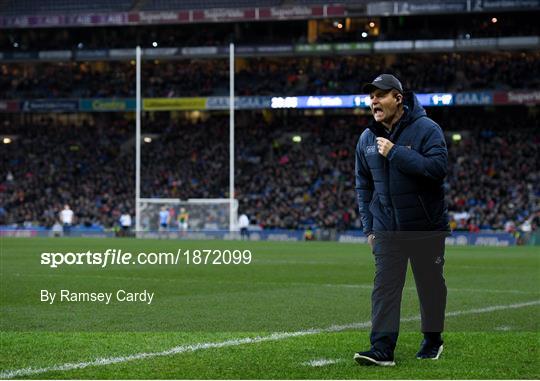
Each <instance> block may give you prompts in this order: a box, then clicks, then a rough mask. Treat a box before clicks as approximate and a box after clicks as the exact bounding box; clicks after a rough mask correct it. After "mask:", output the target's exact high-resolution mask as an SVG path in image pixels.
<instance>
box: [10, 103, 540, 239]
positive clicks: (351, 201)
mask: <svg viewBox="0 0 540 381" xmlns="http://www.w3.org/2000/svg"><path fill="white" fill-rule="evenodd" d="M473 110H474V108H473V109H461V110H460V111H456V110H452V111H451V115H450V114H447V115H443V114H439V113H442V112H443V111H441V110H434V109H431V110H430V111H429V112H433V113H435V114H436V115H435V119H437V120H439V121H440V122H441V124H442V125H443V129H444V130H445V131H462V132H461V134H462V139H461V140H460V141H452V140H451V139H447V140H448V144H449V174H448V178H447V187H448V192H447V195H448V197H447V201H448V205H449V210H450V211H451V214H452V215H453V216H454V219H453V220H452V228H453V229H462V230H470V231H477V230H479V229H507V230H511V229H512V227H514V229H515V228H517V227H519V226H520V225H521V224H522V223H523V222H524V221H525V220H526V219H528V218H531V216H532V215H533V214H534V213H538V212H539V210H540V209H539V206H540V205H539V196H540V186H539V184H540V181H539V180H540V173H539V170H538V165H537V163H538V157H539V155H538V154H539V152H538V146H539V143H540V134H539V132H538V130H537V129H536V126H537V124H538V119H537V118H535V117H531V116H527V113H526V111H525V110H524V108H519V109H517V108H510V109H508V110H507V111H506V112H497V113H487V112H483V111H478V110H476V111H473ZM446 112H448V111H446ZM112 115H114V114H101V115H100V116H96V117H95V118H96V119H95V120H94V121H90V122H83V123H75V122H66V123H64V124H63V123H60V122H58V121H54V120H53V119H50V118H45V117H44V118H43V120H41V121H38V122H32V123H30V122H16V121H15V120H12V121H9V122H4V124H3V125H2V126H0V132H1V133H2V134H4V135H6V134H8V135H9V134H13V135H15V137H14V138H13V142H12V143H11V144H6V145H4V147H3V150H4V156H5V157H6V158H7V160H3V161H2V164H1V167H0V173H2V174H4V178H2V179H0V205H1V207H0V224H14V225H16V226H32V225H33V226H36V225H42V226H48V227H50V226H52V224H53V223H54V222H55V220H56V219H57V218H58V212H59V211H60V210H61V208H62V206H63V204H64V203H69V204H70V205H71V207H72V209H73V210H74V212H75V215H76V223H77V224H81V225H86V226H91V225H99V226H103V227H112V226H113V225H114V224H116V223H117V221H118V218H119V216H120V214H121V213H122V212H125V211H127V212H129V213H131V214H132V215H133V213H134V207H133V199H134V190H133V188H134V149H133V122H128V121H127V120H125V119H123V118H120V117H117V116H116V117H115V116H112ZM368 121H369V117H367V116H344V115H334V116H325V117H322V116H311V117H306V116H292V115H288V116H283V115H278V114H266V115H261V114H258V113H251V112H239V113H238V120H237V133H236V192H237V194H236V197H237V198H238V199H239V202H240V211H241V212H244V213H246V214H248V215H249V216H250V218H251V220H252V222H253V223H256V224H258V225H260V226H261V227H264V228H306V227H313V228H336V229H349V228H359V218H358V215H357V208H356V201H355V191H354V147H355V145H356V140H357V138H358V136H359V135H360V133H361V131H362V130H363V129H364V128H365V126H366V124H367V123H368ZM143 125H144V126H145V128H144V133H145V134H146V135H148V136H150V137H153V139H152V142H151V143H145V144H144V145H143V149H142V163H143V167H142V195H143V197H173V198H182V199H186V198H190V197H192V198H200V197H203V198H220V197H227V192H228V118H227V117H226V116H221V117H218V116H214V117H211V118H210V119H208V120H205V121H203V120H199V121H197V122H194V123H191V122H171V121H166V120H165V119H163V120H160V119H158V118H157V119H154V120H151V119H145V120H144V122H143ZM463 130H465V131H463ZM293 135H294V136H300V137H301V142H299V143H294V142H293V141H292V139H291V138H292V136H293Z"/></svg>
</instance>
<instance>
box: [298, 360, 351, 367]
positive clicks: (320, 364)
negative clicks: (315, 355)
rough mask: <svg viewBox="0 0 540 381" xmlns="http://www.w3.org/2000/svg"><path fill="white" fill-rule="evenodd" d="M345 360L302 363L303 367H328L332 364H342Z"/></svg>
mask: <svg viewBox="0 0 540 381" xmlns="http://www.w3.org/2000/svg"><path fill="white" fill-rule="evenodd" d="M342 361H343V359H335V360H333V359H317V360H311V361H306V362H304V363H302V365H306V366H312V367H321V366H326V365H332V364H337V363H338V362H342Z"/></svg>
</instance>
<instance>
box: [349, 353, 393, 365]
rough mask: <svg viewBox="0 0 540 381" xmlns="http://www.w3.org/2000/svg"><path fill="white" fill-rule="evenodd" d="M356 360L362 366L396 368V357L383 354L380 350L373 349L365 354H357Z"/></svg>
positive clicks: (355, 355)
mask: <svg viewBox="0 0 540 381" xmlns="http://www.w3.org/2000/svg"><path fill="white" fill-rule="evenodd" d="M354 359H355V360H356V362H357V363H358V364H360V365H379V366H394V365H396V363H395V362H394V355H393V354H389V353H386V352H381V351H380V350H378V349H371V350H369V351H365V352H356V353H355V354H354Z"/></svg>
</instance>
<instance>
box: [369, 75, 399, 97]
mask: <svg viewBox="0 0 540 381" xmlns="http://www.w3.org/2000/svg"><path fill="white" fill-rule="evenodd" d="M376 89H381V90H391V89H396V90H397V91H399V92H400V93H402V94H403V86H401V82H399V79H397V78H396V77H394V76H393V75H392V74H381V75H379V76H378V77H377V78H375V79H374V80H373V82H371V83H365V84H364V85H363V86H362V91H365V92H367V93H371V92H372V91H374V90H376Z"/></svg>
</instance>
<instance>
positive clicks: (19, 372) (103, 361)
mask: <svg viewBox="0 0 540 381" xmlns="http://www.w3.org/2000/svg"><path fill="white" fill-rule="evenodd" d="M539 304H540V300H532V301H530V302H523V303H516V304H507V305H502V306H501V305H499V306H489V307H484V308H475V309H472V310H465V311H454V312H448V313H447V314H446V316H447V317H451V316H460V315H471V314H481V313H485V312H493V311H500V310H508V309H516V308H523V307H529V306H535V305H539ZM418 320H420V316H411V317H408V318H403V319H401V322H410V321H418ZM370 325H371V322H369V321H367V322H362V323H351V324H345V325H332V326H330V327H327V328H313V329H308V330H305V331H297V332H276V333H272V334H270V335H268V336H257V337H246V338H243V339H233V340H227V341H221V342H215V343H198V344H191V345H180V346H177V347H173V348H171V349H168V350H166V351H162V352H142V353H135V354H132V355H128V356H118V357H105V358H97V359H95V360H91V361H85V362H79V363H66V364H62V365H53V366H50V367H45V368H32V367H28V368H21V369H14V370H6V371H2V372H1V373H0V379H7V378H13V377H21V376H31V375H35V374H41V373H47V372H62V371H69V370H75V369H84V368H88V367H90V366H104V365H111V364H119V363H124V362H128V361H134V360H144V359H149V358H153V357H162V356H171V355H176V354H180V353H186V352H195V351H199V350H202V349H212V348H224V347H232V346H237V345H242V344H253V343H262V342H266V341H278V340H284V339H288V338H291V337H301V336H308V335H316V334H319V333H332V332H340V331H345V330H348V329H361V328H367V327H369V326H370Z"/></svg>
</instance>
